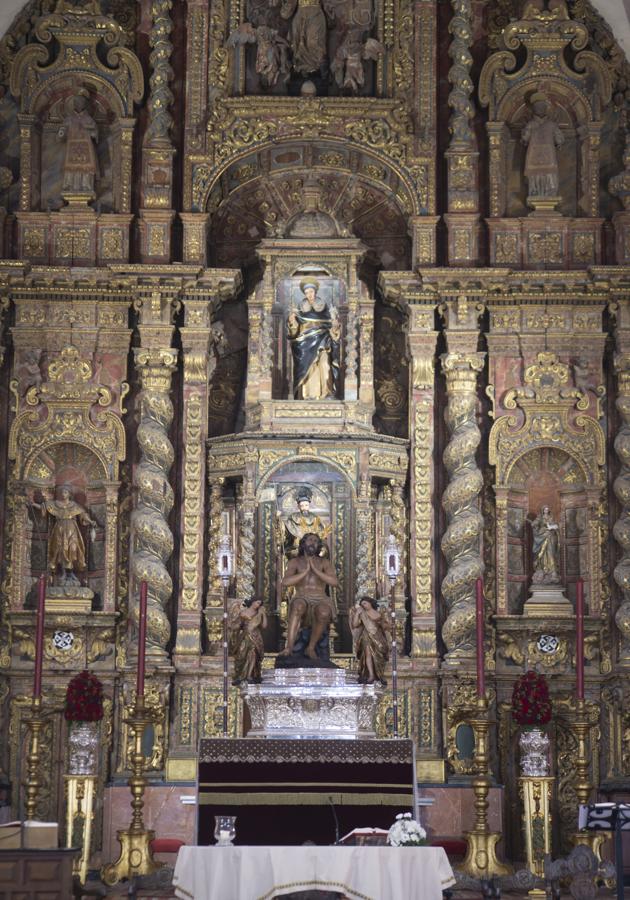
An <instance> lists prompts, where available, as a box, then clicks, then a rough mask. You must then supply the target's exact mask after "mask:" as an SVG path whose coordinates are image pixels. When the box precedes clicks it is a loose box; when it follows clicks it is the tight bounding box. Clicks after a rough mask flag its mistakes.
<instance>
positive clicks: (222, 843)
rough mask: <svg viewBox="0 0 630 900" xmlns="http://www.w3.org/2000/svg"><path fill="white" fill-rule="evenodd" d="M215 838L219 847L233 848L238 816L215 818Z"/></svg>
mask: <svg viewBox="0 0 630 900" xmlns="http://www.w3.org/2000/svg"><path fill="white" fill-rule="evenodd" d="M214 837H215V840H216V842H217V847H231V846H232V841H233V840H234V838H235V837H236V816H215V817H214Z"/></svg>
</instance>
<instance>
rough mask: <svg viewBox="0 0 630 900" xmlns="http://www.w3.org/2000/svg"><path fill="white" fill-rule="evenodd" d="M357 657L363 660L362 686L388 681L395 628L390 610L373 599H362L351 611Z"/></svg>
mask: <svg viewBox="0 0 630 900" xmlns="http://www.w3.org/2000/svg"><path fill="white" fill-rule="evenodd" d="M349 619H350V628H351V629H352V638H353V645H354V654H355V656H356V658H357V659H358V661H359V683H360V684H374V682H375V681H380V683H381V684H382V685H385V684H386V681H385V668H386V666H387V660H388V659H389V648H390V644H391V636H390V635H391V625H390V622H389V614H388V610H387V608H386V607H381V608H379V605H378V603H377V602H376V600H375V599H374V598H373V597H361V599H360V600H358V601H357V603H356V605H355V606H353V607H352V608H351V610H350V616H349Z"/></svg>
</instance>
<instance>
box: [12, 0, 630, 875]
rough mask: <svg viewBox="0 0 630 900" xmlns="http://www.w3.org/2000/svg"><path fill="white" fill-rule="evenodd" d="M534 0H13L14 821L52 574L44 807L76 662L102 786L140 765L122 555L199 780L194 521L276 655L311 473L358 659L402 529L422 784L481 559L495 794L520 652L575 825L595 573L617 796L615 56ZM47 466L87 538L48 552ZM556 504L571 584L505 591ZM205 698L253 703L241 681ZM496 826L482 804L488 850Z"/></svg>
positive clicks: (152, 755) (509, 781)
mask: <svg viewBox="0 0 630 900" xmlns="http://www.w3.org/2000/svg"><path fill="white" fill-rule="evenodd" d="M549 5H550V6H551V7H552V9H547V8H546V4H545V3H544V2H543V0H540V2H532V3H524V4H523V3H519V2H517V0H490V2H486V3H481V2H479V3H478V2H473V0H451V2H450V3H438V2H437V0H418V2H415V3H411V2H410V0H372V2H367V0H342V2H337V3H334V2H330V0H328V2H326V0H321V4H320V0H317V2H315V3H313V2H309V3H304V2H303V0H301V2H300V3H299V4H297V5H295V4H293V6H292V5H291V3H288V2H286V3H285V2H283V3H278V4H276V5H274V4H260V3H256V2H254V0H248V2H239V3H237V2H235V0H213V2H207V0H189V2H187V3H178V4H174V3H172V2H171V0H142V2H141V3H139V4H136V3H132V2H130V0H102V2H98V0H86V2H81V0H77V2H76V3H75V2H72V0H56V2H55V0H32V2H30V3H28V4H26V5H25V8H24V10H23V12H22V13H21V14H20V15H19V16H18V17H17V18H16V20H15V22H14V23H13V25H12V27H11V29H10V30H9V32H8V33H7V34H6V35H5V36H4V37H3V38H2V39H1V40H0V82H1V84H0V90H1V96H0V121H1V122H2V139H1V140H0V204H1V206H0V251H1V252H0V257H1V259H0V322H1V324H2V330H1V332H0V335H1V343H0V346H1V350H0V355H1V358H2V369H1V372H2V390H1V392H0V421H1V422H2V426H1V427H0V452H1V453H2V459H3V465H2V473H3V474H2V476H1V478H0V500H1V502H2V504H3V516H2V526H1V540H2V547H3V568H2V582H1V585H0V589H1V600H0V603H1V616H0V728H2V729H3V732H4V733H7V734H9V737H10V739H9V741H8V742H7V744H6V746H3V751H2V752H3V753H4V754H5V755H4V756H1V757H0V772H1V773H2V776H3V778H4V779H5V780H6V782H7V783H9V784H10V786H11V796H12V803H13V806H14V812H15V814H16V815H17V814H19V812H20V809H21V804H22V803H23V795H22V788H21V782H22V781H23V779H24V771H23V768H22V766H23V759H24V756H25V754H24V742H25V734H26V729H25V726H24V717H25V714H26V712H27V707H28V699H29V691H30V685H31V676H32V668H33V659H34V625H35V614H34V604H35V591H36V581H37V578H38V577H39V575H40V574H42V573H46V574H47V576H48V577H49V581H50V586H49V597H48V602H49V606H48V615H47V619H46V641H45V667H44V705H45V707H46V709H47V710H48V711H49V713H50V715H49V717H48V719H47V723H46V726H45V741H44V745H45V750H44V756H43V762H42V765H43V772H44V788H43V790H42V791H41V792H40V795H39V797H38V809H37V812H38V815H39V816H40V817H41V818H44V819H47V818H48V819H49V818H51V817H55V818H57V817H61V816H62V815H63V805H64V796H63V780H62V774H63V755H64V749H63V748H64V743H65V737H66V725H65V723H64V720H63V717H62V704H63V693H64V689H65V685H66V684H67V681H68V680H69V678H70V677H71V675H72V674H74V673H76V672H78V671H80V670H81V669H83V668H90V669H92V670H93V671H94V672H96V673H97V674H98V676H99V678H101V679H102V680H103V682H104V685H105V692H106V715H105V719H104V722H103V726H102V729H101V764H100V768H99V772H100V775H99V778H100V779H101V788H102V790H101V791H100V796H101V797H102V796H103V795H104V794H105V793H106V791H107V790H108V789H109V787H110V786H111V784H112V783H115V782H116V781H117V780H122V779H123V778H124V776H125V774H126V773H128V771H129V752H130V735H129V733H128V728H127V724H126V723H125V721H124V719H125V715H126V712H127V711H128V709H129V707H130V705H131V704H132V702H133V690H134V672H135V662H136V654H137V624H138V591H139V584H140V582H141V581H142V580H146V581H147V583H148V587H149V599H148V604H149V616H148V633H147V659H148V665H149V672H150V679H151V680H150V684H151V687H150V691H149V693H148V701H147V702H148V703H149V705H150V706H151V707H152V709H153V710H154V724H153V725H152V728H151V729H150V733H149V739H148V741H147V747H146V767H147V769H148V770H149V771H150V773H151V777H152V780H153V781H154V782H155V783H156V784H159V783H168V782H169V781H173V780H177V779H180V780H186V779H187V778H190V777H191V776H192V773H193V772H194V758H195V752H196V746H197V742H198V740H199V739H200V738H203V737H211V736H214V735H217V734H220V733H221V731H222V709H221V702H222V677H221V675H222V658H221V615H222V602H223V601H222V589H221V583H220V579H219V578H218V576H217V574H216V570H215V559H216V554H217V549H218V546H219V541H220V538H221V536H222V535H223V534H225V533H226V532H227V533H229V534H230V535H231V538H232V543H233V546H234V548H235V551H236V572H235V577H234V578H233V580H232V583H231V584H230V592H231V595H232V596H234V597H236V598H239V599H241V600H248V599H250V598H252V597H254V596H258V597H260V598H261V599H262V600H263V601H264V604H265V607H266V609H267V612H268V615H269V619H270V627H269V629H268V631H267V633H266V635H265V641H266V650H267V652H268V658H267V663H266V664H269V662H271V661H272V660H273V656H274V655H275V653H276V652H277V651H278V650H279V649H281V647H282V645H283V639H284V635H285V631H286V617H287V600H286V597H285V596H283V592H282V590H281V587H280V581H281V578H282V573H283V571H284V566H285V563H286V560H285V555H284V549H283V546H282V542H281V540H279V536H278V535H279V531H278V520H279V519H282V518H283V517H284V518H286V517H287V516H289V515H290V514H294V513H295V512H296V508H297V507H296V496H297V491H298V488H299V487H300V486H307V487H308V489H309V491H310V496H311V500H312V508H313V512H314V513H316V514H317V515H318V516H319V517H320V518H321V520H322V521H323V522H324V523H325V525H326V527H327V528H328V532H327V533H328V534H329V535H330V537H329V539H328V547H329V552H330V558H331V561H332V562H333V564H334V566H335V569H336V572H337V575H338V579H339V587H338V588H337V589H336V603H337V609H338V617H337V620H336V622H335V625H334V630H333V633H332V635H331V637H332V641H333V651H334V658H335V660H336V661H337V663H338V664H339V665H342V666H344V667H347V668H349V669H350V670H353V671H354V670H356V661H355V660H354V659H353V657H352V653H351V649H352V648H351V644H352V641H351V635H350V630H349V626H348V609H349V607H350V606H351V605H352V604H353V603H354V601H355V600H356V598H357V597H358V596H361V595H362V594H370V595H373V596H378V597H385V596H386V594H387V591H388V585H387V579H386V578H385V574H384V572H383V568H382V549H383V545H384V543H385V541H386V540H387V537H388V535H389V534H394V536H395V537H396V539H397V541H398V543H399V545H400V547H401V548H402V551H403V552H402V559H403V571H402V575H401V577H400V578H399V580H398V582H397V584H396V586H395V594H396V601H397V602H396V606H397V610H398V619H397V626H398V628H399V636H400V640H401V642H402V646H403V648H404V653H402V655H401V658H400V659H399V686H400V694H401V697H400V704H401V705H400V716H401V720H402V728H403V732H404V733H405V734H408V735H411V736H413V738H414V740H415V742H416V753H417V758H418V772H419V777H420V779H421V780H422V781H423V782H429V783H434V784H440V783H445V782H451V783H456V784H460V785H463V786H466V785H467V784H469V783H470V778H471V772H472V762H471V758H470V752H469V751H468V750H467V748H466V746H465V741H463V740H462V732H461V726H462V725H463V724H465V722H466V719H467V715H468V711H469V709H470V706H471V703H472V702H473V699H474V671H475V654H474V612H475V608H474V589H475V582H476V580H477V579H478V578H479V577H482V578H483V580H484V585H485V593H486V598H487V601H486V614H487V621H486V669H487V672H488V678H489V683H490V686H491V691H490V693H491V701H492V705H493V709H494V712H495V717H496V720H497V727H496V730H495V731H494V734H493V737H492V752H491V756H492V766H493V772H494V775H495V776H496V779H497V782H498V783H501V784H503V785H504V786H505V787H504V789H503V804H504V818H505V820H506V822H507V821H518V817H517V816H516V815H515V814H514V811H515V810H517V809H518V805H519V803H520V801H519V795H518V789H517V776H518V773H517V771H516V769H515V761H514V752H513V748H514V741H515V730H514V725H513V724H512V722H511V720H510V716H509V699H510V694H511V687H512V683H513V681H514V679H515V677H516V676H517V675H518V674H519V673H521V672H522V671H524V670H525V669H526V668H528V667H529V668H532V667H533V668H536V669H538V670H539V671H542V672H544V673H545V674H547V675H548V676H549V679H550V684H551V690H552V694H553V697H554V703H555V704H556V709H557V716H556V717H555V719H554V734H553V740H554V746H555V750H556V758H557V766H558V776H559V782H558V783H559V789H558V797H557V801H556V803H557V813H558V816H559V818H558V821H559V822H560V830H561V832H562V840H563V841H564V840H565V839H566V836H567V835H568V834H569V833H570V831H571V830H572V829H573V828H574V827H575V823H574V821H573V809H574V794H573V793H572V792H573V787H572V780H571V770H572V758H573V755H574V751H575V745H574V737H573V732H572V731H571V728H570V725H571V722H572V718H573V717H574V715H575V703H574V700H573V689H574V663H575V618H574V615H573V612H572V609H573V607H572V603H573V602H574V600H575V589H576V582H577V580H578V578H582V579H584V581H585V586H586V603H587V618H586V639H585V640H586V658H587V669H586V676H587V678H586V680H587V701H588V708H589V710H590V712H591V715H592V718H593V722H594V723H595V722H596V723H597V725H598V729H597V730H596V731H594V734H596V745H595V746H596V752H594V753H593V754H592V765H593V771H592V778H593V780H594V782H595V783H599V784H600V785H601V788H602V790H603V791H606V792H607V795H610V796H614V791H615V790H617V789H619V790H622V789H625V790H627V788H628V782H629V780H630V719H629V718H628V709H629V708H630V702H629V697H630V685H629V682H628V675H629V673H630V486H629V485H630V276H629V270H628V263H629V261H630V150H629V149H628V147H630V144H628V145H627V146H626V144H625V133H626V130H627V128H628V127H629V125H628V102H629V99H630V98H629V97H628V96H626V95H627V93H628V91H627V88H626V85H627V84H628V83H629V81H628V79H629V77H630V69H629V66H628V63H627V61H626V60H625V58H624V56H623V53H622V51H621V49H620V48H619V46H618V45H617V43H616V42H615V39H614V36H613V35H612V34H611V32H610V30H609V29H608V27H607V25H606V23H605V22H604V21H603V20H602V19H601V18H600V17H599V16H598V15H597V14H596V13H595V11H594V10H593V8H592V7H591V6H590V4H589V3H588V0H572V2H568V3H564V2H559V3H556V4H555V5H554V4H553V3H552V4H549ZM300 35H301V37H300V39H299V40H298V37H299V36H300ZM439 46H441V47H448V56H445V55H444V54H439V53H438V47H439ZM473 73H475V74H473ZM476 73H479V74H478V75H477V74H476ZM532 123H533V124H532ZM309 283H310V284H316V286H317V291H318V297H319V300H318V301H317V302H322V303H325V304H327V305H328V307H327V308H334V310H335V322H336V325H335V327H338V329H339V336H338V339H336V340H337V343H338V346H339V360H338V362H339V366H338V375H337V377H336V381H335V384H334V390H332V391H331V392H330V393H329V394H327V395H323V396H316V397H313V396H310V397H308V396H307V397H306V398H305V397H304V396H302V395H301V394H300V391H299V390H298V389H296V379H297V375H296V373H297V370H298V364H297V362H296V357H295V355H294V354H293V353H292V346H291V342H290V340H289V334H288V331H287V328H288V325H287V322H288V318H289V317H290V315H291V314H292V310H294V309H295V308H297V307H298V306H299V304H301V303H304V302H305V301H304V296H305V294H304V292H305V290H306V288H305V285H307V284H309ZM64 491H65V492H66V493H64ZM60 497H61V498H62V500H61V501H60V499H59V498H60ZM63 497H70V498H71V500H72V502H73V503H74V504H76V506H75V507H73V509H74V510H76V513H75V515H76V517H77V518H76V523H75V524H74V525H73V526H72V527H73V528H74V529H76V531H75V532H73V533H75V534H78V535H79V537H80V540H79V543H80V545H81V552H80V553H79V554H78V555H76V556H75V558H74V559H73V560H71V561H70V564H69V565H66V566H65V568H64V565H63V564H61V566H58V565H57V557H56V556H52V557H51V553H52V551H51V547H54V546H55V543H54V534H55V529H56V528H57V527H58V525H57V519H56V518H55V515H57V516H58V515H59V510H60V509H61V508H62V507H60V506H58V505H55V504H59V503H60V502H66V501H64V500H63ZM544 506H548V507H549V508H550V510H551V512H552V514H553V516H554V519H555V521H556V522H557V523H558V529H559V532H558V533H559V546H560V554H559V561H558V565H559V578H560V581H561V583H562V589H563V591H564V596H565V601H566V605H564V606H563V614H562V615H558V611H557V609H554V608H553V606H552V605H549V604H547V605H545V604H544V603H540V602H538V601H536V602H533V599H532V596H533V595H532V592H531V588H532V578H533V559H532V549H531V547H532V531H531V529H532V522H533V520H534V519H535V517H536V515H537V514H538V513H539V511H540V509H541V508H542V507H544ZM79 508H80V509H81V510H82V511H83V512H82V513H81V515H82V516H83V518H81V516H79ZM51 510H53V512H51ZM88 521H92V522H93V525H91V526H88V525H87V524H86V522H88ZM68 527H70V526H68ZM55 552H56V551H55ZM51 559H52V563H53V565H52V566H51ZM77 560H78V561H79V562H80V563H81V564H80V565H79V562H77ZM59 569H61V571H59ZM534 599H535V598H534ZM228 724H229V732H230V734H231V735H233V736H239V735H241V734H242V733H243V728H244V715H243V708H242V702H241V699H240V695H239V692H238V690H237V689H236V688H233V689H231V691H230V706H229V723H228ZM378 727H379V731H380V734H382V735H386V734H388V733H390V732H391V728H392V710H391V702H390V699H389V695H388V694H387V693H385V694H384V695H383V700H382V704H381V708H380V710H379V715H378ZM150 790H151V789H149V792H150ZM102 808H103V807H102V803H101V804H100V806H98V809H97V826H96V828H95V838H94V852H95V854H96V855H95V859H96V858H97V854H98V853H99V848H100V847H101V837H100V835H101V831H102V824H101V817H102ZM510 827H511V826H510ZM519 841H520V837H519V834H517V833H516V832H514V833H510V832H509V830H508V836H507V846H508V851H509V852H510V853H513V854H515V855H518V853H519Z"/></svg>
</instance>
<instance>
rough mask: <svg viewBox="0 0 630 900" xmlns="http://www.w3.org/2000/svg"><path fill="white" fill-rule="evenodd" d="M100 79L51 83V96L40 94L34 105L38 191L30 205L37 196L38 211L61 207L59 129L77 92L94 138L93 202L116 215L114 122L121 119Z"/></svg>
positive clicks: (117, 151)
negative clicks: (82, 98)
mask: <svg viewBox="0 0 630 900" xmlns="http://www.w3.org/2000/svg"><path fill="white" fill-rule="evenodd" d="M103 88H104V84H103V83H102V82H101V81H100V79H89V78H86V79H85V80H84V81H83V82H80V83H77V81H76V79H72V78H65V79H60V80H59V81H58V82H57V83H56V84H55V92H54V94H53V96H52V97H51V95H50V90H49V91H48V92H42V93H40V95H39V96H38V97H37V98H36V102H35V103H34V115H35V116H36V117H37V121H38V123H39V128H38V130H37V132H36V135H37V140H36V141H34V148H33V149H34V152H35V153H36V154H37V155H38V157H39V165H38V166H37V171H38V172H39V176H40V180H39V191H37V186H36V185H33V191H34V193H33V204H35V203H37V196H38V195H39V208H40V210H43V211H46V210H56V209H61V208H62V207H63V206H64V200H63V198H62V193H63V170H64V159H65V154H66V141H65V140H63V139H62V138H61V136H60V130H61V128H62V126H63V125H64V122H65V121H66V120H67V117H68V115H69V113H70V107H71V105H72V102H73V98H74V97H76V96H77V92H78V91H80V93H81V96H83V97H85V99H86V103H87V112H88V114H89V116H90V117H91V118H92V119H93V120H94V123H95V125H96V129H97V135H96V138H95V140H94V145H95V151H96V159H97V173H96V177H95V179H94V192H95V195H96V197H95V200H94V203H95V205H96V207H97V208H98V210H99V211H100V212H103V213H109V212H120V203H119V202H117V200H116V198H115V197H114V180H115V179H117V180H118V181H119V180H120V178H119V175H118V174H117V169H118V165H119V160H120V158H121V153H122V147H121V145H120V129H119V128H117V127H116V122H117V120H118V118H119V117H120V116H121V114H122V111H121V109H120V103H116V102H115V99H117V98H115V97H112V96H111V92H110V91H108V90H104V89H103Z"/></svg>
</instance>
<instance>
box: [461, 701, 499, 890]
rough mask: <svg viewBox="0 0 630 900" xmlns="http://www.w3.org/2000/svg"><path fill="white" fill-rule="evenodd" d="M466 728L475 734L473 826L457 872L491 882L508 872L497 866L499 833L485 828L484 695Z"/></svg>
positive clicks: (487, 780) (487, 721) (486, 719)
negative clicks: (490, 879)
mask: <svg viewBox="0 0 630 900" xmlns="http://www.w3.org/2000/svg"><path fill="white" fill-rule="evenodd" d="M469 724H470V726H471V727H472V729H473V731H474V734H475V758H474V766H475V776H474V778H473V783H472V785H473V791H474V793H475V825H474V828H473V829H472V831H467V832H466V840H467V842H468V848H467V850H466V857H465V859H464V861H463V863H462V865H461V871H462V872H465V873H466V874H467V875H472V876H473V878H492V876H493V875H509V874H510V873H511V871H512V869H511V868H510V867H509V866H507V865H505V864H504V863H502V862H499V860H498V859H497V855H496V846H497V844H498V842H499V841H500V840H501V837H502V835H501V833H500V832H498V831H490V826H489V824H488V805H489V804H488V794H489V792H490V776H489V762H490V757H489V753H488V731H489V729H490V718H489V716H488V699H487V697H486V696H485V695H484V696H483V697H478V698H477V706H476V708H475V712H474V715H473V717H472V718H471V719H469Z"/></svg>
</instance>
